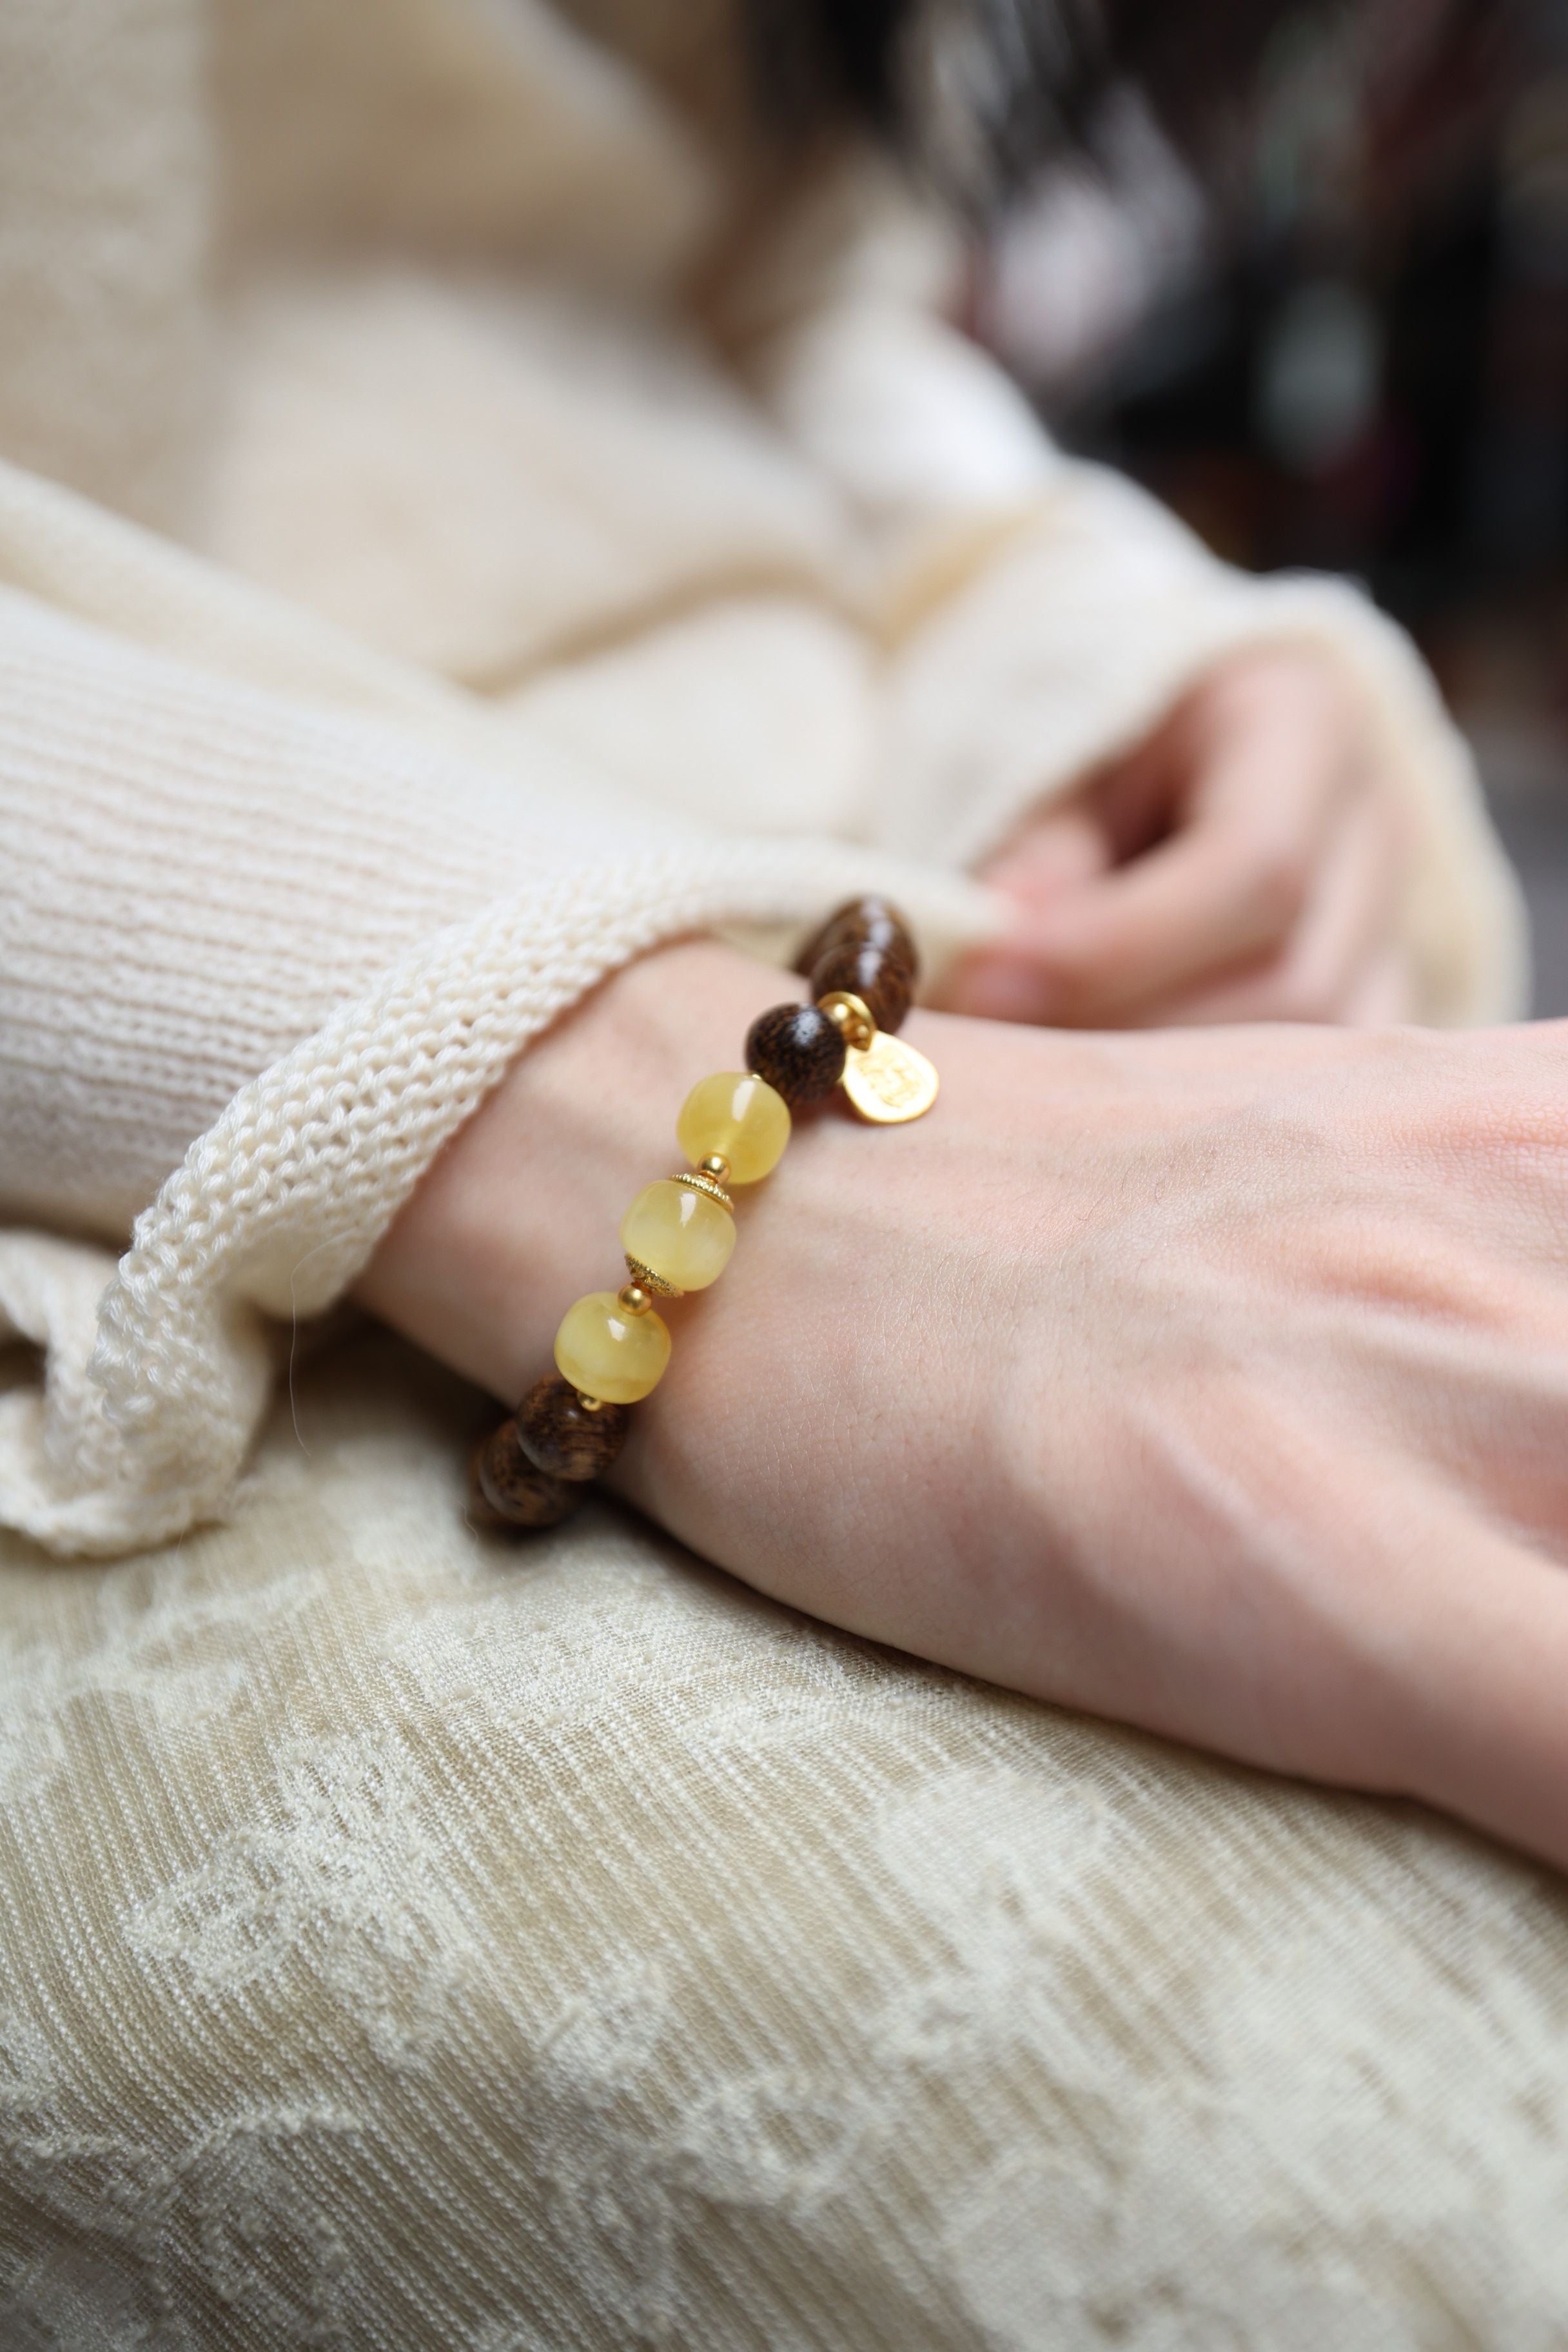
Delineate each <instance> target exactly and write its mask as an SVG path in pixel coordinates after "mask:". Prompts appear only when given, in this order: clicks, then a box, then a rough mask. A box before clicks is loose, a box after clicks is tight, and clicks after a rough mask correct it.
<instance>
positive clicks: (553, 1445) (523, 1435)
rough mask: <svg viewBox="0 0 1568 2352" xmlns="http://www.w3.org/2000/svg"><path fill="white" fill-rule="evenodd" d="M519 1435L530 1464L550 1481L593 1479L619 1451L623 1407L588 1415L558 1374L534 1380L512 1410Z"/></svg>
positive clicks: (604, 1407) (605, 1408)
mask: <svg viewBox="0 0 1568 2352" xmlns="http://www.w3.org/2000/svg"><path fill="white" fill-rule="evenodd" d="M517 1428H518V1435H519V1437H520V1439H521V1444H522V1450H523V1452H524V1453H525V1454H527V1455H528V1457H529V1460H530V1461H531V1462H532V1463H533V1464H534V1465H535V1466H536V1467H537V1468H539V1469H541V1470H545V1471H548V1472H549V1474H550V1475H551V1477H552V1478H596V1477H597V1476H598V1475H599V1473H600V1472H601V1470H607V1469H608V1468H609V1466H610V1465H611V1463H612V1462H613V1461H614V1460H615V1458H616V1454H618V1453H619V1452H620V1450H621V1441H622V1439H623V1438H624V1437H625V1435H626V1407H625V1405H624V1404H602V1405H601V1406H600V1407H599V1409H598V1411H597V1412H589V1411H588V1408H587V1406H586V1405H584V1403H583V1402H582V1401H581V1400H580V1398H579V1397H578V1394H577V1391H576V1390H575V1389H574V1387H573V1386H572V1385H571V1383H570V1381H563V1379H562V1378H561V1375H560V1373H559V1372H546V1373H545V1375H544V1378H543V1379H542V1381H534V1383H533V1386H532V1387H531V1389H530V1390H529V1391H528V1394H527V1395H526V1396H525V1397H524V1398H523V1401H522V1402H521V1404H520V1405H519V1406H518V1409H517Z"/></svg>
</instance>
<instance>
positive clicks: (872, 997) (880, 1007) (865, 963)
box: [811, 945, 915, 1029]
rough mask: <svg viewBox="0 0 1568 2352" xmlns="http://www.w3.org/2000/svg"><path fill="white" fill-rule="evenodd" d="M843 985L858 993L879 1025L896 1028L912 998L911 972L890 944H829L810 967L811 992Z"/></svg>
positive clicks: (827, 993)
mask: <svg viewBox="0 0 1568 2352" xmlns="http://www.w3.org/2000/svg"><path fill="white" fill-rule="evenodd" d="M836 989H846V990H847V991H848V992H849V994H850V995H851V996H858V997H859V999H860V1001H861V1003H863V1004H864V1005H866V1007H867V1008H868V1011H869V1013H870V1015H871V1018H872V1020H873V1021H874V1022H875V1023H876V1024H877V1026H878V1028H879V1029H897V1028H899V1027H900V1025H901V1024H902V1022H903V1018H904V1015H905V1013H907V1012H908V1011H909V1009H910V1004H911V1003H913V1001H914V992H915V981H914V974H913V972H912V971H910V967H909V965H908V964H907V963H906V962H905V961H904V960H903V958H902V957H901V956H900V954H899V952H898V950H896V949H894V948H878V947H870V946H861V947H856V946H853V945H849V946H846V947H837V948H829V949H828V950H827V952H826V955H824V956H820V957H819V958H818V959H817V961H816V963H815V964H814V965H813V966H812V969H811V992H812V994H813V996H830V995H832V993H833V992H834V991H835V990H836Z"/></svg>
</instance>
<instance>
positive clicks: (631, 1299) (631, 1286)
mask: <svg viewBox="0 0 1568 2352" xmlns="http://www.w3.org/2000/svg"><path fill="white" fill-rule="evenodd" d="M616 1297H617V1298H618V1299H619V1300H620V1302H621V1305H622V1306H623V1307H625V1308H626V1313H627V1314H628V1315H646V1314H647V1310H648V1308H649V1307H651V1306H652V1305H653V1300H652V1298H651V1297H649V1296H648V1293H647V1291H646V1290H645V1289H644V1288H643V1286H642V1285H641V1283H640V1282H628V1283H626V1285H625V1286H624V1287H623V1288H622V1289H620V1290H618V1291H617V1292H616Z"/></svg>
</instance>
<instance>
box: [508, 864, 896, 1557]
mask: <svg viewBox="0 0 1568 2352" xmlns="http://www.w3.org/2000/svg"><path fill="white" fill-rule="evenodd" d="M918 969H919V967H918V963H917V960H916V956H915V949H914V942H913V940H911V939H910V934H909V930H908V929H907V927H906V925H905V923H904V921H903V919H902V917H901V916H900V914H899V913H898V912H897V910H896V909H895V908H892V907H890V906H889V905H888V903H887V901H886V900H885V899H882V898H856V899H853V900H851V902H850V903H849V905H847V906H846V907H841V908H839V909H838V911H837V914H835V915H831V916H829V918H828V919H827V921H826V923H825V924H823V926H822V927H821V929H819V930H817V931H816V932H815V933H814V934H813V936H812V938H811V939H810V940H809V941H808V942H807V944H806V946H805V949H804V950H802V952H801V954H800V956H799V957H798V958H797V959H796V962H795V970H796V971H800V972H803V973H805V975H806V977H807V978H808V980H809V982H810V985H811V991H812V995H813V998H814V999H815V1002H814V1003H809V1004H795V1003H790V1004H776V1005H774V1006H773V1008H772V1010H771V1011H769V1012H767V1013H760V1014H759V1015H758V1017H757V1019H756V1020H755V1021H753V1022H752V1026H751V1029H750V1030H749V1032H748V1033H747V1036H746V1066H745V1068H744V1070H724V1071H721V1072H719V1073H717V1074H716V1075H715V1076H712V1077H708V1078H702V1079H700V1081H699V1082H698V1084H697V1085H696V1086H695V1087H692V1089H691V1092H690V1093H689V1095H688V1096H687V1097H686V1100H685V1102H684V1103H683V1104H682V1106H681V1109H680V1116H679V1118H678V1119H677V1121H676V1125H675V1132H676V1137H677V1139H678V1141H679V1145H680V1148H681V1150H682V1151H684V1152H685V1154H686V1156H687V1158H688V1160H689V1161H690V1163H691V1164H690V1166H689V1168H684V1169H682V1170H681V1171H679V1174H677V1175H674V1176H665V1177H661V1178H659V1180H658V1181H657V1182H655V1183H652V1184H647V1185H645V1186H644V1188H643V1190H642V1191H641V1192H639V1193H638V1194H637V1198H636V1200H635V1201H634V1202H632V1204H631V1207H630V1208H629V1209H628V1210H627V1211H626V1215H625V1216H624V1217H623V1218H622V1220H621V1245H622V1248H623V1249H624V1251H625V1253H626V1272H627V1275H628V1276H629V1277H630V1278H629V1280H628V1281H627V1282H626V1284H624V1285H623V1286H622V1287H621V1289H620V1290H618V1291H616V1290H593V1291H590V1292H589V1293H588V1295H587V1297H585V1298H579V1299H578V1300H577V1302H576V1304H575V1306H574V1307H568V1309H567V1311H566V1314H565V1316H564V1318H563V1320H562V1324H561V1328H560V1329H559V1330H558V1331H557V1333H556V1335H555V1364H556V1369H555V1370H554V1371H553V1372H547V1373H546V1374H545V1375H544V1377H543V1379H542V1380H540V1381H535V1383H534V1385H533V1387H532V1388H531V1389H530V1391H529V1392H528V1394H527V1396H526V1397H524V1399H523V1401H522V1402H521V1404H520V1405H519V1407H518V1409H517V1411H516V1412H515V1413H514V1414H513V1415H512V1416H511V1417H510V1419H509V1420H507V1421H503V1422H502V1423H501V1424H500V1428H499V1429H496V1430H493V1431H492V1432H491V1433H490V1434H489V1437H487V1438H485V1439H483V1440H482V1441H481V1442H480V1444H479V1445H478V1447H476V1449H475V1452H474V1456H473V1460H472V1462H471V1464H470V1465H469V1487H470V1505H471V1508H472V1512H473V1516H474V1517H476V1518H477V1519H479V1521H481V1522H482V1523H483V1524H486V1525H489V1526H492V1527H494V1526H507V1527H512V1528H548V1527H553V1526H554V1525H555V1523H556V1521H557V1520H559V1519H563V1518H564V1517H566V1515H567V1513H568V1512H569V1511H572V1510H574V1509H575V1508H576V1507H577V1505H578V1504H579V1503H581V1502H582V1501H583V1500H584V1496H585V1490H586V1486H587V1484H588V1482H589V1481H591V1480H592V1479H595V1478H596V1477H598V1476H599V1475H601V1473H602V1472H604V1471H605V1470H607V1469H608V1468H609V1466H610V1464H611V1463H612V1462H613V1461H614V1460H615V1458H616V1454H618V1453H619V1452H620V1449H621V1444H622V1442H623V1440H624V1439H625V1436H626V1409H627V1407H628V1406H629V1405H633V1404H636V1403H637V1402H639V1401H640V1400H641V1399H642V1398H643V1397H646V1396H647V1395H648V1394H650V1393H651V1391H653V1390H654V1389H655V1388H657V1387H658V1383H659V1381H660V1380H661V1379H662V1378H663V1376H664V1370H665V1367H666V1365H667V1364H668V1361H669V1353H670V1337H669V1330H668V1326H667V1325H666V1323H665V1322H664V1319H663V1318H662V1317H661V1316H660V1315H659V1314H658V1312H657V1311H656V1309H655V1307H654V1300H655V1299H656V1298H679V1297H681V1296H682V1295H683V1294H684V1293H685V1292H686V1291H689V1290H706V1289H707V1288H708V1286H709V1285H710V1283H713V1282H716V1281H717V1280H718V1278H719V1276H721V1274H722V1273H723V1271H724V1268H725V1266H726V1265H728V1264H729V1262H730V1254H731V1251H732V1250H733V1248H734V1246H735V1223H734V1209H735V1204H734V1202H733V1201H732V1200H731V1197H730V1192H729V1187H730V1186H731V1185H732V1184H755V1183H757V1182H759V1181H760V1180H761V1179H762V1178H763V1177H764V1176H766V1175H768V1174H769V1173H770V1172H771V1171H772V1170H773V1169H774V1168H775V1167H776V1166H777V1165H778V1162H779V1160H780V1159H781V1158H782V1157H783V1154H784V1146H785V1145H786V1144H787V1143H788V1141H789V1139H790V1129H791V1115H792V1113H793V1112H795V1111H799V1110H804V1109H805V1108H808V1107H809V1106H811V1105H813V1104H818V1103H822V1102H825V1101H826V1099H827V1097H829V1096H830V1095H831V1094H832V1093H833V1091H834V1089H835V1088H836V1087H839V1086H842V1087H843V1089H844V1092H845V1095H846V1096H847V1098H848V1100H849V1102H850V1103H851V1104H852V1106H853V1107H854V1108H855V1109H856V1110H857V1111H858V1113H859V1115H860V1117H861V1118H865V1119H869V1120H871V1121H872V1122H873V1123H874V1124H875V1125H877V1126H880V1127H886V1126H895V1125H900V1124H901V1123H902V1122H903V1121H905V1120H907V1119H911V1118H921V1116H922V1114H923V1113H924V1112H926V1111H928V1110H929V1109H930V1108H931V1104H932V1103H933V1102H934V1101H935V1100H936V1092H937V1074H936V1072H935V1070H934V1069H933V1068H932V1067H931V1064H930V1062H928V1061H927V1059H926V1057H925V1055H923V1054H921V1053H918V1052H917V1051H916V1050H915V1048H914V1046H912V1045H905V1044H904V1042H903V1040H902V1039H901V1038H900V1037H899V1036H898V1034H897V1032H898V1030H899V1028H900V1024H901V1023H902V1021H903V1018H904V1015H905V1014H906V1013H908V1011H909V1009H910V1001H911V999H912V997H913V994H914V984H915V979H916V976H917V972H918Z"/></svg>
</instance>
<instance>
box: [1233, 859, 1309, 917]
mask: <svg viewBox="0 0 1568 2352" xmlns="http://www.w3.org/2000/svg"><path fill="white" fill-rule="evenodd" d="M1309 879H1310V866H1309V861H1308V859H1307V857H1306V856H1305V855H1304V854H1303V853H1302V851H1301V850H1300V849H1299V848H1298V847H1297V845H1295V843H1293V842H1285V841H1273V840H1269V841H1263V842H1260V843H1259V844H1258V847H1257V850H1256V851H1255V853H1254V856H1253V860H1252V866H1251V871H1250V874H1249V876H1248V878H1247V891H1248V897H1249V898H1250V901H1251V905H1252V908H1253V912H1254V914H1255V915H1256V917H1257V919H1258V924H1259V926H1260V927H1261V928H1262V929H1265V930H1267V931H1268V933H1269V934H1270V935H1278V933H1279V932H1280V931H1283V930H1286V929H1289V926H1290V924H1291V923H1293V922H1294V921H1295V919H1296V917H1297V916H1298V915H1299V914H1300V911H1301V908H1302V906H1303V904H1304V903H1305V900H1306V896H1307V886H1308V882H1309Z"/></svg>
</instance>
